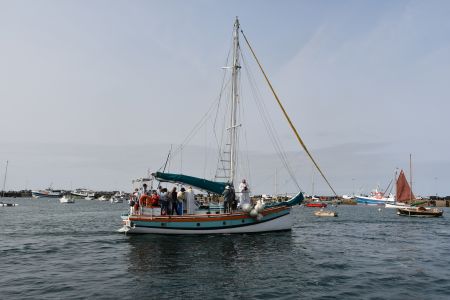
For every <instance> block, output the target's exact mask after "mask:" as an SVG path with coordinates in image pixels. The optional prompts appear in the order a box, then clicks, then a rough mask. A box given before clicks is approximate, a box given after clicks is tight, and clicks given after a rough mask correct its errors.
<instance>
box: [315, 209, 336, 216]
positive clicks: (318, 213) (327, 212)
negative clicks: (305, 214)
mask: <svg viewBox="0 0 450 300" xmlns="http://www.w3.org/2000/svg"><path fill="white" fill-rule="evenodd" d="M314 215H315V216H317V217H337V216H338V214H337V212H335V211H332V210H323V209H321V210H317V211H315V212H314Z"/></svg>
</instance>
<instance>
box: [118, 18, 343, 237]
mask: <svg viewBox="0 0 450 300" xmlns="http://www.w3.org/2000/svg"><path fill="white" fill-rule="evenodd" d="M240 33H241V34H242V36H243V37H244V39H245V42H246V44H247V46H248V48H249V49H250V52H251V53H252V55H253V57H254V59H255V61H256V63H257V65H258V67H259V69H260V70H261V72H262V74H263V76H264V78H265V80H266V82H267V83H268V85H269V87H270V90H271V91H272V94H273V95H274V97H275V98H276V100H277V103H278V105H279V106H280V109H281V110H282V112H283V114H284V116H285V118H286V119H287V121H288V123H289V125H290V127H291V129H292V130H293V131H294V134H295V135H296V137H297V140H298V141H299V142H300V144H301V145H302V147H303V149H304V150H305V152H306V153H307V154H308V156H309V157H310V159H311V160H312V161H313V163H314V164H315V165H316V167H317V169H318V170H319V172H320V173H321V175H322V176H323V177H324V179H325V181H326V182H327V183H328V180H327V179H326V178H325V176H324V175H323V173H322V171H321V170H320V169H319V167H318V165H317V163H316V162H315V161H314V159H313V158H312V156H311V154H310V153H309V151H308V150H307V148H306V146H305V145H304V143H303V141H302V140H301V138H300V136H299V134H298V132H297V130H296V129H295V127H294V126H293V124H292V122H291V120H290V119H289V117H288V115H287V113H286V111H285V109H284V108H283V106H282V104H281V102H280V100H279V98H278V96H277V95H276V93H275V91H274V89H273V87H272V85H271V84H270V82H269V80H268V78H267V76H266V74H265V72H264V70H263V69H262V66H261V64H260V63H259V60H258V59H257V57H256V55H255V53H254V51H253V49H252V47H251V46H250V44H249V42H248V39H247V38H246V36H245V34H244V33H243V31H242V30H240V24H239V20H238V18H236V20H235V22H234V28H233V52H232V66H231V67H227V69H231V72H232V74H231V75H232V76H231V77H232V79H231V97H230V98H231V99H230V103H229V107H231V109H230V110H229V112H230V117H229V118H228V120H229V124H228V126H227V130H226V131H227V133H228V138H229V139H228V142H227V145H228V146H229V148H228V152H226V153H227V154H228V156H227V157H226V158H225V159H223V160H222V162H223V164H227V167H226V168H224V170H227V171H228V172H229V173H228V176H227V177H226V178H225V177H222V181H219V180H217V178H214V180H210V179H205V178H199V177H195V176H189V175H185V174H175V173H168V172H165V170H163V171H158V172H154V173H152V176H153V179H154V180H155V181H158V182H159V183H161V182H165V183H172V184H179V185H184V186H192V187H194V188H196V189H199V190H202V191H205V192H207V193H208V194H209V195H215V196H216V197H215V199H220V197H219V195H222V194H223V193H224V191H225V190H226V189H232V190H233V189H234V184H235V183H236V172H237V165H236V164H237V161H238V160H237V155H238V152H239V151H238V150H237V145H236V144H237V138H238V134H237V130H238V128H239V127H240V126H241V124H240V123H239V122H238V119H237V117H238V114H237V111H238V108H237V107H238V104H239V102H240V101H238V97H239V91H238V77H239V72H240V69H241V66H240V55H241V53H240V51H241V48H240V44H239V38H240ZM166 164H167V161H166ZM224 179H225V180H224ZM328 185H329V186H330V188H331V185H330V184H329V183H328ZM333 192H334V190H333ZM335 194H336V193H335ZM303 199H304V197H303V193H302V191H301V189H300V188H299V191H298V192H297V193H296V194H295V195H293V196H292V197H291V198H287V199H283V200H281V201H273V202H265V201H264V199H259V200H258V201H257V202H256V203H254V202H253V203H252V204H247V203H246V204H244V205H243V206H242V208H241V209H236V210H234V211H231V212H224V211H222V210H221V209H220V207H221V205H219V206H218V207H219V209H218V210H215V211H207V212H205V211H204V210H203V211H200V210H199V211H196V212H194V213H190V214H184V215H161V214H160V211H161V210H160V209H156V210H155V209H153V208H151V209H149V210H147V209H144V213H142V210H140V211H139V210H137V211H136V210H133V209H131V212H130V213H126V214H123V215H122V221H123V227H122V228H121V229H119V231H120V232H125V233H128V234H129V233H153V234H231V233H255V232H269V231H282V230H291V228H292V225H293V217H292V215H291V209H292V207H293V206H294V205H298V204H300V203H301V202H302V201H303ZM146 211H150V213H145V212H146ZM155 212H156V214H155Z"/></svg>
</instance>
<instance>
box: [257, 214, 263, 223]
mask: <svg viewBox="0 0 450 300" xmlns="http://www.w3.org/2000/svg"><path fill="white" fill-rule="evenodd" d="M263 218H264V216H263V215H262V214H258V215H257V216H256V220H258V221H261V220H262V219H263Z"/></svg>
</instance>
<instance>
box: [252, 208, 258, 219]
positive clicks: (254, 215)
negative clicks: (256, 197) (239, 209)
mask: <svg viewBox="0 0 450 300" xmlns="http://www.w3.org/2000/svg"><path fill="white" fill-rule="evenodd" d="M250 216H251V217H253V218H255V217H256V216H258V212H257V211H256V209H252V210H251V211H250Z"/></svg>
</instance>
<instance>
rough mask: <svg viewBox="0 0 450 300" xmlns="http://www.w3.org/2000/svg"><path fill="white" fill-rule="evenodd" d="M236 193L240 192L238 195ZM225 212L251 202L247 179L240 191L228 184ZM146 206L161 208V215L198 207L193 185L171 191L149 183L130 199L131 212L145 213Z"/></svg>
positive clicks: (136, 191)
mask: <svg viewBox="0 0 450 300" xmlns="http://www.w3.org/2000/svg"><path fill="white" fill-rule="evenodd" d="M236 194H239V195H238V197H237V195H236ZM222 196H223V198H224V202H223V205H224V212H225V213H231V212H233V211H235V210H236V209H238V208H241V207H242V206H243V205H244V204H251V203H250V188H249V185H248V183H247V181H246V180H245V179H243V180H242V182H241V183H240V184H239V188H238V193H236V192H235V190H234V187H233V185H227V186H226V187H225V190H224V192H223V193H222ZM146 208H151V209H153V208H160V209H161V215H163V216H165V215H183V214H194V212H195V210H196V209H197V208H198V207H197V203H196V201H195V194H194V190H193V189H192V187H189V188H188V189H187V190H186V189H185V188H184V187H181V188H180V190H179V191H178V190H177V187H176V186H174V187H173V188H172V189H171V190H170V191H169V190H168V189H167V188H163V187H162V186H159V187H158V189H157V190H148V186H147V184H145V183H144V184H143V185H142V188H141V189H138V188H136V189H135V191H134V193H133V194H132V196H131V199H130V214H143V213H144V211H145V209H146Z"/></svg>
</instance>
